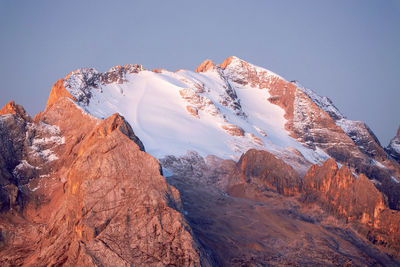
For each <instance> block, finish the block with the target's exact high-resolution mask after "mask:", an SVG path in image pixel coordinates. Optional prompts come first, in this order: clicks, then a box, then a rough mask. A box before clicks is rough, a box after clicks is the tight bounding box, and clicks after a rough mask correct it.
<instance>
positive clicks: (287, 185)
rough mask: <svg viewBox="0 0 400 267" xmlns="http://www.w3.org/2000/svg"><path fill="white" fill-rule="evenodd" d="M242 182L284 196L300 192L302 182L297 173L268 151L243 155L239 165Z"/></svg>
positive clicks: (254, 151)
mask: <svg viewBox="0 0 400 267" xmlns="http://www.w3.org/2000/svg"><path fill="white" fill-rule="evenodd" d="M237 166H238V167H239V169H240V171H241V177H242V180H243V181H245V182H246V183H252V184H257V185H258V187H260V188H261V189H262V188H263V187H267V188H270V189H273V190H275V191H276V192H278V193H280V194H283V195H295V194H297V193H298V192H299V189H300V186H301V180H300V177H299V175H298V174H297V172H296V171H295V170H294V169H293V168H292V167H290V166H289V165H287V164H286V163H284V162H283V161H282V160H281V159H277V158H276V157H275V156H274V155H272V154H271V153H269V152H266V151H260V150H255V149H251V150H249V151H247V152H246V153H245V154H243V155H242V157H241V158H240V160H239V161H238V163H237Z"/></svg>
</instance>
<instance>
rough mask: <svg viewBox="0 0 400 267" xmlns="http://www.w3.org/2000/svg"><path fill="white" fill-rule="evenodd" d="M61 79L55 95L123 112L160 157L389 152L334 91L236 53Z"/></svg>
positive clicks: (101, 112)
mask: <svg viewBox="0 0 400 267" xmlns="http://www.w3.org/2000/svg"><path fill="white" fill-rule="evenodd" d="M62 82H63V83H64V87H65V93H60V92H61V91H60V92H57V93H55V94H53V95H55V96H56V97H57V96H58V95H63V96H68V97H69V96H71V97H70V98H71V99H72V100H74V101H76V103H77V104H78V105H79V106H80V107H81V108H83V109H84V110H86V112H87V113H89V114H91V115H93V116H95V117H97V118H100V119H102V118H106V117H108V116H110V115H112V114H114V113H119V114H121V115H122V116H124V117H125V118H126V120H127V121H128V122H129V124H131V126H132V128H133V129H134V131H135V134H136V135H137V136H138V137H139V138H140V139H141V140H142V141H143V143H144V145H145V147H146V151H148V152H149V153H150V154H152V155H153V156H155V157H157V158H159V159H160V158H163V157H165V156H167V155H175V156H180V155H185V154H186V153H187V152H188V151H196V152H198V153H199V154H200V155H201V156H207V155H215V156H217V157H220V158H233V159H237V158H239V157H240V155H241V154H242V153H244V152H246V151H247V150H249V149H251V148H256V149H262V150H267V151H269V152H271V153H273V154H274V155H276V156H277V157H279V158H281V159H283V160H284V161H285V162H286V163H288V164H290V165H292V166H293V167H294V168H295V169H297V170H298V171H299V172H300V173H304V172H305V170H306V169H307V168H308V167H309V166H310V165H311V164H314V163H321V162H323V161H324V160H325V159H327V158H329V157H334V158H335V159H337V160H338V161H339V162H344V161H346V160H347V159H348V157H349V153H351V154H352V155H353V156H354V157H358V158H363V159H364V158H365V157H366V156H365V155H367V157H370V156H371V157H373V158H374V159H376V160H378V161H379V160H380V161H382V160H383V159H384V151H383V150H382V148H381V147H380V144H379V142H378V141H377V140H376V138H375V136H374V135H373V133H372V132H371V131H370V129H369V128H368V127H367V126H366V125H364V124H363V123H361V122H355V121H351V120H347V119H346V118H345V117H344V116H343V115H342V114H341V113H340V111H339V110H338V109H337V108H336V107H335V106H334V105H333V104H332V101H330V100H329V98H327V97H321V96H319V95H317V94H316V93H315V92H314V91H312V90H310V89H307V88H305V87H303V86H301V85H300V84H299V83H298V82H296V81H294V82H288V81H287V80H285V79H284V78H282V77H281V76H279V75H277V74H275V73H273V72H271V71H269V70H267V69H264V68H262V67H258V66H255V65H253V64H250V63H248V62H246V61H244V60H241V59H239V58H238V57H234V56H232V57H229V58H227V59H226V60H225V61H224V62H223V63H222V64H219V65H216V64H214V62H212V61H211V60H205V61H203V62H202V63H201V64H200V65H199V67H198V68H197V69H196V71H195V72H194V71H190V70H179V71H177V72H171V71H168V70H162V69H160V70H154V71H150V70H146V69H143V67H142V66H141V65H130V64H128V65H125V66H115V67H113V68H111V69H109V70H108V71H106V72H104V73H99V72H98V71H96V70H95V69H93V68H82V69H78V70H76V71H74V72H72V73H70V74H69V75H67V77H66V78H65V79H64V80H62ZM336 144H340V147H341V148H338V146H337V145H336ZM348 151H350V152H348ZM376 157H378V158H376ZM365 162H370V160H369V159H367V158H365Z"/></svg>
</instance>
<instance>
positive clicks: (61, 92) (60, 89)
mask: <svg viewBox="0 0 400 267" xmlns="http://www.w3.org/2000/svg"><path fill="white" fill-rule="evenodd" d="M64 83H65V80H64V79H60V80H58V81H57V82H56V83H55V84H54V85H53V87H52V88H51V92H50V95H49V99H48V100H47V105H46V109H47V108H49V107H51V106H52V105H53V104H54V103H56V102H57V101H58V100H59V99H60V98H62V97H68V98H70V99H72V100H74V101H76V99H75V98H74V97H73V96H72V95H71V94H70V93H69V92H68V91H67V89H65V87H64Z"/></svg>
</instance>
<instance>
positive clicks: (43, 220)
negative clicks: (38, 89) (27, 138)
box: [0, 97, 208, 266]
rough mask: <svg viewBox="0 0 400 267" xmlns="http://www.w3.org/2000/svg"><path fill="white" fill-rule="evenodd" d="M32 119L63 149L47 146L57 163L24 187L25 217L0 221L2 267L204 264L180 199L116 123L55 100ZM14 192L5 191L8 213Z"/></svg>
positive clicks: (125, 126) (139, 145)
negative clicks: (55, 133)
mask: <svg viewBox="0 0 400 267" xmlns="http://www.w3.org/2000/svg"><path fill="white" fill-rule="evenodd" d="M10 118H13V117H10ZM34 121H35V122H34V123H35V124H38V125H39V124H43V123H46V125H58V127H59V131H60V134H61V135H62V137H63V138H65V144H62V145H59V146H57V147H54V148H53V149H54V153H56V155H57V157H58V159H57V160H53V161H51V162H50V163H49V164H50V165H48V166H47V165H46V166H47V167H46V170H48V171H49V173H48V174H46V175H45V176H43V177H39V175H38V177H33V178H32V180H31V182H29V184H28V185H26V188H27V191H26V192H25V193H26V194H27V196H28V197H27V198H25V200H24V201H25V202H24V205H23V206H20V207H21V209H20V211H19V212H21V214H22V213H23V214H24V217H20V216H19V215H18V213H15V212H14V213H7V214H6V215H4V216H2V217H0V229H1V240H2V243H1V244H2V245H1V246H2V250H1V251H0V262H1V265H2V266H6V265H22V264H26V265H31V266H38V265H51V264H54V265H62V264H63V265H69V266H98V265H99V264H103V265H106V266H111V265H113V266H115V265H117V266H125V265H130V264H131V265H132V264H135V265H140V264H142V263H143V262H146V264H147V265H157V264H161V265H168V264H177V265H181V266H199V265H200V263H203V264H206V265H207V262H208V259H207V255H205V254H203V252H202V250H201V248H200V246H199V245H197V243H196V241H195V240H194V239H193V236H192V233H191V230H190V227H189V226H188V225H187V224H186V222H185V220H184V218H183V216H182V214H181V204H180V197H179V193H178V192H177V191H176V189H175V188H173V187H172V186H169V185H168V184H167V183H166V182H165V179H164V178H163V177H162V176H161V175H160V165H159V163H158V161H157V160H156V159H155V158H153V157H152V156H150V155H148V154H147V153H145V152H144V151H143V150H144V147H143V144H142V143H141V142H140V140H139V139H138V138H137V137H136V136H135V134H134V132H133V130H132V128H131V127H130V126H129V124H127V123H126V121H125V120H124V118H123V117H121V116H120V115H118V114H114V115H112V116H110V117H109V118H107V119H105V120H103V121H99V120H98V119H95V118H93V117H92V116H90V115H88V114H85V113H84V112H82V110H80V109H79V108H78V107H77V106H76V105H75V104H74V103H73V102H72V101H70V99H68V98H66V97H60V98H59V99H58V101H56V102H53V103H52V104H51V105H49V106H48V107H47V108H46V110H45V111H44V112H42V113H40V114H38V115H37V116H36V117H35V120H34ZM82 122H85V123H82ZM22 130H23V128H21V133H22V134H24V135H25V133H24V132H22ZM48 139H49V138H48ZM0 163H1V160H0ZM1 169H2V168H1V166H0V170H1ZM31 183H32V185H31ZM33 184H34V185H35V186H33ZM36 185H38V186H36ZM13 188H14V189H13ZM16 188H17V187H16V186H14V187H12V185H10V186H9V189H7V190H8V191H7V194H8V196H9V198H8V201H9V202H10V203H11V207H15V206H16V205H17V204H18V203H16V201H17V200H16V199H17V197H16V192H17V191H15V189H16ZM33 189H34V190H33ZM0 193H3V191H2V192H0ZM18 194H20V193H18ZM10 216H11V218H13V219H12V223H10V221H9V218H10ZM22 232H24V233H23V234H22ZM14 233H18V234H14ZM19 236H21V237H19ZM22 237H23V242H22V240H21V239H20V238H22ZM37 246H40V247H45V248H46V249H45V250H42V251H41V252H40V253H39V252H37V251H36V250H35V247H37ZM17 247H19V248H24V249H22V250H16V248H17Z"/></svg>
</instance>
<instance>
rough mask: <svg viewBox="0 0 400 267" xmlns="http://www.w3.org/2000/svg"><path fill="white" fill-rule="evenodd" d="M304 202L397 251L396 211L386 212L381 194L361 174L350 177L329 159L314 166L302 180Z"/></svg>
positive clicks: (399, 237)
mask: <svg viewBox="0 0 400 267" xmlns="http://www.w3.org/2000/svg"><path fill="white" fill-rule="evenodd" d="M302 188H303V192H304V199H305V201H306V202H314V201H315V202H317V203H319V204H320V205H322V207H324V208H325V209H327V210H329V211H331V212H333V213H334V214H335V215H336V216H339V217H342V218H345V219H346V220H347V221H348V222H351V223H353V224H356V225H357V227H358V228H359V231H360V232H361V233H363V234H365V235H366V237H367V238H368V239H370V240H371V241H373V242H374V243H376V244H378V245H381V246H384V247H387V248H389V249H391V250H392V251H393V252H395V253H396V251H397V252H398V251H399V249H400V212H399V211H395V210H390V209H389V207H388V205H387V202H386V201H385V199H384V197H383V195H382V193H381V192H379V191H378V190H377V189H376V187H375V186H374V184H373V183H372V182H371V181H370V180H369V179H368V178H367V177H366V176H364V175H363V174H361V175H359V176H358V177H354V175H353V174H352V173H351V171H350V170H349V169H348V168H347V167H346V166H343V167H341V168H340V169H339V168H338V166H337V164H336V162H335V161H334V160H333V159H329V160H327V161H326V162H325V163H324V164H323V165H322V166H318V165H314V166H312V167H311V168H310V170H309V171H308V172H307V174H306V175H305V176H304V178H303V187H302Z"/></svg>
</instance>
